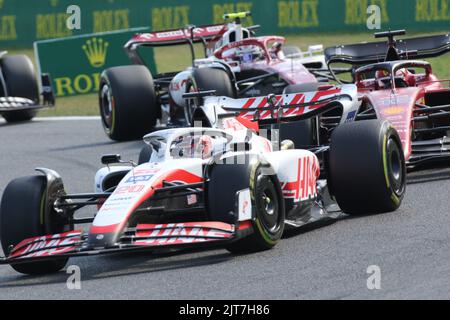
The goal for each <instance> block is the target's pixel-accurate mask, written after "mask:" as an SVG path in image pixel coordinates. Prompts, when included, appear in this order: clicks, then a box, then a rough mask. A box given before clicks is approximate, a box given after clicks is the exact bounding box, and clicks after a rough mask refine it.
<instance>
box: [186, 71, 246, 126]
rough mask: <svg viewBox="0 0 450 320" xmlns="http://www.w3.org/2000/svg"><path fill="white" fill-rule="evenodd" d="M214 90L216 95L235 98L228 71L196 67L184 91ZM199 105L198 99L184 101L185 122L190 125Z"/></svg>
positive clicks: (234, 89)
mask: <svg viewBox="0 0 450 320" xmlns="http://www.w3.org/2000/svg"><path fill="white" fill-rule="evenodd" d="M209 90H216V95H217V96H226V97H230V98H236V96H237V93H236V88H235V87H234V85H233V82H232V81H231V79H230V76H229V75H228V73H227V72H226V71H224V70H222V69H216V68H197V69H194V71H193V72H192V75H191V77H190V78H189V79H188V82H187V84H186V92H187V93H189V92H199V91H209ZM199 105H201V101H198V99H191V100H187V101H186V108H185V109H184V115H185V119H186V122H187V123H188V124H189V125H192V124H193V123H192V119H193V116H194V112H195V109H196V108H197V106H199Z"/></svg>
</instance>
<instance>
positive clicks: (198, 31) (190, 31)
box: [124, 24, 228, 66]
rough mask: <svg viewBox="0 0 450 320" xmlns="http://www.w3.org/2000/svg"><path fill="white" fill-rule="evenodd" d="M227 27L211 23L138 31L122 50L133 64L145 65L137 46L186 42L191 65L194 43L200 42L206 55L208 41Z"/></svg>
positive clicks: (171, 44) (169, 44)
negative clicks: (144, 31) (189, 50)
mask: <svg viewBox="0 0 450 320" xmlns="http://www.w3.org/2000/svg"><path fill="white" fill-rule="evenodd" d="M227 29H228V27H227V25H224V24H213V25H207V26H200V27H196V26H191V27H187V28H182V29H172V30H164V31H156V32H149V33H138V34H136V35H135V36H134V37H133V38H131V40H129V41H128V42H127V43H126V44H125V46H124V50H125V53H126V54H127V55H128V57H129V59H130V60H131V61H132V62H133V63H134V64H140V65H145V60H144V59H143V58H142V57H141V55H140V54H139V53H138V50H137V49H138V48H139V47H142V46H147V47H161V46H174V45H180V44H187V45H189V46H190V49H191V56H192V66H194V61H195V49H194V44H195V43H202V44H203V47H204V52H205V56H206V51H207V46H208V41H212V40H214V39H216V38H218V37H220V36H221V35H222V34H223V33H225V32H226V31H227Z"/></svg>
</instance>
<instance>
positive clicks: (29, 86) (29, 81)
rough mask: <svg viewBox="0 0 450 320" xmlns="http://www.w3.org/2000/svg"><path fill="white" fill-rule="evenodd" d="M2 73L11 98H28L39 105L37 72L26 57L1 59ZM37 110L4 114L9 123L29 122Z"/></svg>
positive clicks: (17, 56) (18, 56) (5, 57)
mask: <svg viewBox="0 0 450 320" xmlns="http://www.w3.org/2000/svg"><path fill="white" fill-rule="evenodd" d="M0 67H1V72H2V74H3V78H4V80H5V85H6V90H7V94H8V96H9V97H19V98H26V99H30V100H32V101H34V102H35V103H36V104H38V103H39V88H38V83H37V80H36V71H35V69H34V66H33V63H32V62H31V60H30V58H28V57H27V56H26V55H6V56H4V57H2V58H1V59H0ZM3 94H4V95H5V93H3ZM36 114H37V110H18V111H9V112H5V113H3V114H2V116H3V118H5V120H6V121H7V122H20V121H29V120H31V119H33V118H34V117H35V116H36Z"/></svg>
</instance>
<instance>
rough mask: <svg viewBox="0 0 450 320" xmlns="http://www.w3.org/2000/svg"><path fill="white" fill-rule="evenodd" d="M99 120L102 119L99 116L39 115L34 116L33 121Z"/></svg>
mask: <svg viewBox="0 0 450 320" xmlns="http://www.w3.org/2000/svg"><path fill="white" fill-rule="evenodd" d="M85 120H88V121H92V120H95V121H98V120H100V117H99V116H80V117H76V116H73V117H38V118H34V119H33V121H85Z"/></svg>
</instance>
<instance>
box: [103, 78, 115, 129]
mask: <svg viewBox="0 0 450 320" xmlns="http://www.w3.org/2000/svg"><path fill="white" fill-rule="evenodd" d="M101 92H102V93H101V97H100V114H101V116H102V121H103V125H104V126H105V128H107V129H111V125H112V114H113V104H112V100H113V99H112V94H111V90H110V88H109V86H108V85H107V84H105V85H104V86H103V87H102V91H101Z"/></svg>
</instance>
